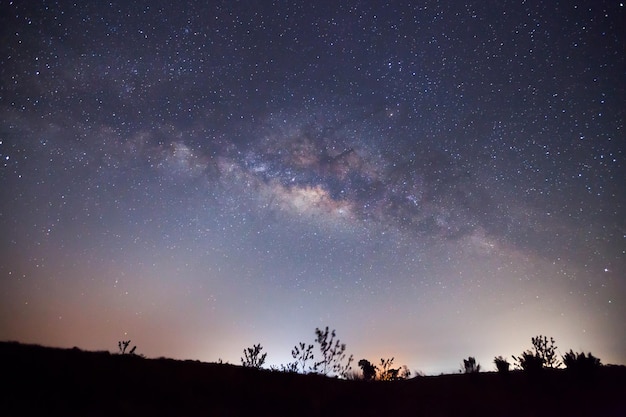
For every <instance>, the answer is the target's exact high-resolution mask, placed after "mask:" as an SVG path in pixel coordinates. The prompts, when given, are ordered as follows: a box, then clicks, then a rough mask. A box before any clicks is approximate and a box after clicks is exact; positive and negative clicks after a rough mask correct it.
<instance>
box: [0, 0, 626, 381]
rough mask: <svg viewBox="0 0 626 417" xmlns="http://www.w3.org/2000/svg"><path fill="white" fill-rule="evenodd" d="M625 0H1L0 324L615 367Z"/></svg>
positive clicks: (448, 360)
mask: <svg viewBox="0 0 626 417" xmlns="http://www.w3.org/2000/svg"><path fill="white" fill-rule="evenodd" d="M625 22H626V7H625V6H624V3H622V2H620V1H591V0H589V1H581V2H578V3H576V2H570V1H561V2H559V1H545V2H539V1H522V0H518V1H510V0H506V1H476V2H462V1H442V2H437V1H419V2H418V1H406V2H402V1H398V2H375V1H350V2H335V1H319V2H317V1H273V2H270V1H241V2H238V1H198V2H184V3H181V2H167V1H133V2H126V1H119V2H115V1H114V2H100V1H93V2H76V4H74V3H73V2H69V1H5V0H2V1H0V33H1V41H0V48H1V52H2V53H1V54H0V158H1V165H0V236H1V238H0V239H1V240H0V245H1V246H0V340H17V341H20V342H25V343H39V344H44V345H49V346H60V347H73V346H77V347H79V348H82V349H89V350H109V351H117V342H118V341H120V340H128V339H130V340H132V344H133V345H137V352H139V353H143V354H145V355H146V356H148V357H159V356H166V357H172V358H181V359H198V360H202V361H217V360H218V359H222V360H223V361H228V362H231V363H240V361H239V358H240V357H241V356H242V351H243V349H244V348H245V347H249V346H252V345H253V344H255V343H261V344H262V345H263V347H264V351H266V352H268V357H267V365H270V364H274V365H279V364H284V363H287V362H288V361H290V360H291V359H292V358H291V349H292V348H293V346H294V345H295V344H297V343H298V342H307V343H312V342H313V340H314V337H315V334H314V330H315V328H316V327H322V328H323V327H324V326H329V327H330V328H331V329H333V328H334V329H336V330H337V335H338V337H339V338H340V339H341V341H342V342H345V343H346V344H347V350H348V353H352V354H354V356H355V359H357V360H358V359H361V358H367V359H369V360H370V361H372V362H378V361H379V359H380V358H381V357H385V358H387V357H395V363H396V364H398V365H402V364H406V365H407V366H408V367H409V368H410V369H411V370H419V371H421V372H424V373H427V374H435V373H440V372H454V371H458V369H459V367H460V364H461V363H462V359H463V358H467V357H468V356H475V357H476V359H477V360H478V362H480V363H481V364H482V365H483V367H484V368H486V369H495V367H494V366H493V358H494V356H498V355H503V356H505V357H506V356H508V357H509V358H510V355H513V354H514V355H518V354H519V353H521V352H522V351H523V350H525V349H528V348H530V347H531V343H530V339H531V337H533V336H536V335H539V334H543V335H547V336H551V337H554V338H555V340H556V344H557V345H558V347H559V352H560V353H561V354H563V353H565V352H566V351H568V350H569V349H570V348H571V349H573V350H574V351H583V350H584V351H585V352H587V351H591V352H592V353H593V354H594V355H595V356H597V357H599V358H600V359H601V360H602V361H603V363H618V364H625V363H626V324H625V321H624V317H626V192H625V185H624V184H625V183H626V181H625V178H626V162H625V148H626V134H625V130H624V124H625V121H626V106H625V104H624V103H625V97H626V82H625V81H626V61H625V56H626V55H625V45H626V36H625V33H626V29H625V28H626V24H625Z"/></svg>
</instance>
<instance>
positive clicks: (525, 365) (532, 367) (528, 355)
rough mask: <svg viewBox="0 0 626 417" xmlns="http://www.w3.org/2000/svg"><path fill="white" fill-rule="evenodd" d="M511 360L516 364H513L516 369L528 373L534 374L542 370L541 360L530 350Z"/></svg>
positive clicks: (542, 362)
mask: <svg viewBox="0 0 626 417" xmlns="http://www.w3.org/2000/svg"><path fill="white" fill-rule="evenodd" d="M513 359H515V361H516V362H517V363H516V364H515V365H516V367H517V369H521V370H523V371H526V372H529V373H536V372H539V371H541V370H542V369H543V364H544V360H543V358H542V357H540V356H539V355H537V354H535V353H533V352H532V351H530V350H527V351H526V352H522V354H521V356H513Z"/></svg>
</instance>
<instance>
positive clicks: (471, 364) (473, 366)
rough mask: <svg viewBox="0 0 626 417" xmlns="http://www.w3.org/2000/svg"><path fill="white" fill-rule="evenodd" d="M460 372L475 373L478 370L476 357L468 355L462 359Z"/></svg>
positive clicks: (478, 365)
mask: <svg viewBox="0 0 626 417" xmlns="http://www.w3.org/2000/svg"><path fill="white" fill-rule="evenodd" d="M461 372H464V373H466V374H475V373H478V372H480V364H478V363H476V358H474V357H473V356H470V357H469V358H467V359H463V368H461Z"/></svg>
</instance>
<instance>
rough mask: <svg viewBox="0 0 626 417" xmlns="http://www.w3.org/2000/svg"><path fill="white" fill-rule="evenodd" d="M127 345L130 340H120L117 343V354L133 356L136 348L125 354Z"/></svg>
mask: <svg viewBox="0 0 626 417" xmlns="http://www.w3.org/2000/svg"><path fill="white" fill-rule="evenodd" d="M129 345H130V340H121V341H119V342H117V347H118V348H119V354H120V355H134V354H135V350H136V349H137V346H133V347H132V349H131V350H129V351H128V352H126V349H128V346H129Z"/></svg>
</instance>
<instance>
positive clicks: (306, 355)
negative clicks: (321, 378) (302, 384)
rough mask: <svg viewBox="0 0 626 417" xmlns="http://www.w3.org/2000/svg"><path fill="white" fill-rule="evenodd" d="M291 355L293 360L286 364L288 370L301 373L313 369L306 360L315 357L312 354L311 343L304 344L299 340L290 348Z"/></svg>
mask: <svg viewBox="0 0 626 417" xmlns="http://www.w3.org/2000/svg"><path fill="white" fill-rule="evenodd" d="M291 356H292V357H293V358H294V359H295V362H292V363H289V364H287V366H288V368H289V370H290V371H291V370H293V371H294V372H298V371H300V372H301V373H303V374H306V373H307V372H310V371H312V370H313V368H312V367H311V366H308V365H307V364H308V362H309V361H312V360H314V359H315V357H314V356H313V345H308V346H307V345H306V344H304V343H303V342H300V343H299V344H298V345H296V346H294V347H293V349H292V350H291Z"/></svg>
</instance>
